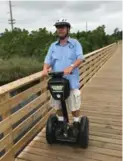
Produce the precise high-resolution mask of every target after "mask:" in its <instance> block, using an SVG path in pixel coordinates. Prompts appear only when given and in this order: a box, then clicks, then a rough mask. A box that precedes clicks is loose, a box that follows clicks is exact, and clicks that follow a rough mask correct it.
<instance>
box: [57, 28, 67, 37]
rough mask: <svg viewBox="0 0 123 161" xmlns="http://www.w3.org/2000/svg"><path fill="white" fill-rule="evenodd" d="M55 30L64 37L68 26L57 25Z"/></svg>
mask: <svg viewBox="0 0 123 161" xmlns="http://www.w3.org/2000/svg"><path fill="white" fill-rule="evenodd" d="M56 31H57V35H58V36H59V37H64V36H65V35H66V34H67V32H68V28H67V27H66V26H58V27H57V30H56Z"/></svg>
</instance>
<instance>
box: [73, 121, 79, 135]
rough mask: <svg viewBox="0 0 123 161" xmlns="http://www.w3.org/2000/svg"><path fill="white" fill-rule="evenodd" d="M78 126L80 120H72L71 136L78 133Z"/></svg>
mask: <svg viewBox="0 0 123 161" xmlns="http://www.w3.org/2000/svg"><path fill="white" fill-rule="evenodd" d="M79 127H80V122H73V128H72V131H73V136H74V137H77V135H78V134H79Z"/></svg>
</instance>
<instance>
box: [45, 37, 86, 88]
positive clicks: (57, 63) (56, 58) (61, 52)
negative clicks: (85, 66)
mask: <svg viewBox="0 0 123 161" xmlns="http://www.w3.org/2000/svg"><path fill="white" fill-rule="evenodd" d="M77 59H81V60H83V59H84V56H83V49H82V46H81V44H80V43H79V42H78V41H77V40H76V39H72V38H68V41H67V43H66V44H65V45H60V43H59V41H56V42H54V43H52V44H51V46H50V48H49V50H48V53H47V55H46V57H45V61H44V63H46V64H49V65H50V66H51V67H52V70H53V71H54V72H56V71H64V69H65V68H67V67H69V66H70V65H71V64H73V63H74V62H75V61H76V60H77ZM64 77H65V78H66V79H68V80H69V82H70V87H71V89H77V88H79V86H80V85H79V69H78V68H75V69H74V70H73V72H72V74H70V75H65V76H64Z"/></svg>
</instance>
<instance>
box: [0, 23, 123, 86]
mask: <svg viewBox="0 0 123 161" xmlns="http://www.w3.org/2000/svg"><path fill="white" fill-rule="evenodd" d="M70 36H71V37H73V38H76V39H78V40H79V42H80V43H81V44H82V46H83V50H84V54H86V53H89V52H91V51H94V50H96V49H98V48H101V47H103V46H106V45H108V44H111V43H113V42H116V41H118V40H121V39H122V31H119V30H118V28H116V29H115V30H114V33H113V34H112V35H107V34H106V32H105V26H104V25H102V26H99V27H98V28H96V29H95V30H93V31H88V32H85V31H82V32H80V31H78V32H77V33H71V34H70ZM54 41H56V35H55V33H51V32H48V31H47V30H46V28H40V29H39V30H38V31H32V32H31V33H29V32H28V31H27V30H25V29H23V30H21V29H19V28H15V29H14V31H13V32H11V31H8V30H7V29H6V30H5V32H4V33H3V34H1V36H0V85H3V84H5V83H8V82H11V81H14V80H17V79H19V78H22V77H25V76H28V75H30V74H33V73H35V72H39V71H41V70H42V64H43V60H44V57H45V55H46V53H47V50H48V48H49V46H50V44H51V43H52V42H54Z"/></svg>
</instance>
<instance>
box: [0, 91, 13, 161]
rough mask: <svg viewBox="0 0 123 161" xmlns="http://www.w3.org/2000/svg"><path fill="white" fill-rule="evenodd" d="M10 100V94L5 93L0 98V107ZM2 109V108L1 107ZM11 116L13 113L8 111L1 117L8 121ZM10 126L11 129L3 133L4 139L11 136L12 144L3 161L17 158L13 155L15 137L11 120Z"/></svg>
mask: <svg viewBox="0 0 123 161" xmlns="http://www.w3.org/2000/svg"><path fill="white" fill-rule="evenodd" d="M9 99H10V94H9V92H7V93H4V94H3V95H2V96H0V106H1V105H2V104H3V103H4V102H6V101H8V100H9ZM1 107H2V106H1ZM10 116H11V111H10V110H8V111H6V112H5V113H3V114H2V115H1V117H2V120H4V119H6V118H9V117H10ZM9 123H10V126H9V128H8V129H7V130H6V131H5V132H4V133H3V138H2V139H4V137H6V136H10V137H9V138H10V144H8V145H7V146H6V148H5V155H4V156H3V157H4V158H3V159H1V161H4V160H5V158H6V160H5V161H15V158H14V153H13V137H12V125H11V120H10V122H9Z"/></svg>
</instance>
